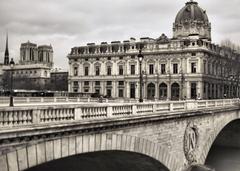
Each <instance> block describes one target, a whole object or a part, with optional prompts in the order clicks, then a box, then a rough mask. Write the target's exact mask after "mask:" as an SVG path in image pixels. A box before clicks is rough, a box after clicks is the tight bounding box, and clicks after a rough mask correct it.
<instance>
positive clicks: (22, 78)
mask: <svg viewBox="0 0 240 171" xmlns="http://www.w3.org/2000/svg"><path fill="white" fill-rule="evenodd" d="M50 70H51V68H49V67H48V66H47V65H44V64H28V65H21V64H17V65H15V66H14V67H13V68H11V67H10V66H3V75H2V80H3V89H4V90H9V88H10V84H11V83H10V79H11V72H12V76H13V89H17V90H45V89H49V84H50Z"/></svg>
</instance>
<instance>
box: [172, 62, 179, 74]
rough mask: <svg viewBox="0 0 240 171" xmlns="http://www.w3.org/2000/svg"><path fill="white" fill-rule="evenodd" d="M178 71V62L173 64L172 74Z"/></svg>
mask: <svg viewBox="0 0 240 171" xmlns="http://www.w3.org/2000/svg"><path fill="white" fill-rule="evenodd" d="M177 73H178V64H173V74H177Z"/></svg>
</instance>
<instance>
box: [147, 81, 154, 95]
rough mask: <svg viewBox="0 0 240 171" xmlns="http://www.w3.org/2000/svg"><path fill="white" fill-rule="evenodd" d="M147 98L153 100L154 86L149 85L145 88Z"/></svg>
mask: <svg viewBox="0 0 240 171" xmlns="http://www.w3.org/2000/svg"><path fill="white" fill-rule="evenodd" d="M147 98H148V99H154V98H155V84H153V83H149V84H148V86H147Z"/></svg>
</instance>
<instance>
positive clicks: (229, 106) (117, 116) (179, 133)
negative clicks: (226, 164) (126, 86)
mask: <svg viewBox="0 0 240 171" xmlns="http://www.w3.org/2000/svg"><path fill="white" fill-rule="evenodd" d="M168 103H169V104H171V105H169V104H168ZM179 103H180V102H158V103H145V104H144V103H142V104H139V103H138V104H124V105H123V104H107V105H106V104H105V105H104V106H103V105H101V104H92V105H91V106H89V105H83V104H80V105H78V106H76V105H72V106H71V105H66V106H59V105H57V106H50V107H47V106H41V107H37V106H32V107H30V108H27V109H26V108H24V107H16V108H13V109H10V108H9V109H2V111H1V112H2V114H3V116H5V117H4V118H5V119H4V120H3V122H2V123H0V127H3V128H5V129H6V130H8V134H4V133H3V134H2V135H1V137H0V139H1V141H0V142H1V143H0V166H1V168H3V169H2V170H3V171H15V170H16V171H17V170H19V171H20V170H24V169H27V168H29V167H32V166H36V165H40V164H42V163H45V162H50V161H52V160H55V159H59V158H65V157H68V156H72V155H77V154H81V153H88V152H96V151H106V150H121V151H125V152H128V151H132V152H137V153H140V154H145V155H147V156H150V157H152V158H154V159H156V160H158V161H159V162H161V163H162V164H163V165H164V166H166V167H167V168H168V169H169V171H184V170H185V169H187V168H188V167H189V166H191V165H194V164H203V165H204V164H205V161H206V158H207V156H208V153H209V150H210V148H211V146H212V145H213V143H214V141H215V140H216V139H218V138H217V137H218V135H220V134H219V133H220V132H226V133H229V132H230V134H227V135H228V136H229V135H231V137H229V138H228V139H229V142H225V141H222V142H221V143H224V145H226V146H231V145H234V146H236V145H237V147H239V143H236V142H234V141H236V140H237V141H238V142H239V136H238V133H239V129H238V130H236V129H232V130H229V129H227V131H226V129H225V128H226V126H227V125H232V124H233V121H236V120H238V123H237V124H234V125H233V126H234V127H233V128H235V127H237V128H239V126H237V125H239V118H240V108H239V100H237V99H235V100H229V99H225V100H211V101H204V100H201V101H197V100H190V101H188V102H187V101H184V102H183V103H184V104H185V105H183V106H185V107H184V110H181V109H179ZM203 103H206V104H205V107H203V106H204V105H203ZM165 104H167V105H166V106H167V107H169V106H173V107H174V106H175V107H176V108H173V109H171V110H169V109H166V110H163V106H164V105H165ZM129 105H131V106H132V107H131V108H129ZM151 105H153V106H154V107H153V108H155V110H152V111H150V110H149V106H151ZM134 106H135V107H134ZM159 106H160V107H159ZM194 106H195V109H196V108H198V109H202V110H201V111H197V110H193V109H194ZM186 107H187V108H186ZM177 108H178V109H177ZM117 109H119V110H117ZM127 109H129V110H130V111H131V112H130V113H128V110H127ZM158 109H159V110H158ZM105 110H106V111H107V112H106V113H105V112H104V111H105ZM140 111H141V112H140ZM4 112H5V113H9V115H5V113H4ZM0 114H1V113H0ZM15 115H18V116H19V117H14V116H15ZM29 116H32V117H29ZM6 117H10V118H11V117H12V118H13V119H7V118H6ZM22 118H23V120H22ZM17 120H20V121H19V122H17ZM4 122H5V123H4ZM32 124H33V125H35V127H34V128H31V127H29V126H30V125H32ZM13 125H14V126H13ZM43 125H52V126H50V127H49V126H46V127H44V126H43ZM24 127H28V128H29V129H26V130H25V131H23V128H24ZM7 128H9V129H7ZM3 130H4V129H3ZM18 144H19V145H18ZM1 145H2V146H1ZM8 146H10V147H12V148H9V150H1V147H2V148H3V149H4V148H7V147H8ZM27 161H28V162H27ZM10 163H14V164H13V165H9V164H10ZM17 166H19V167H17Z"/></svg>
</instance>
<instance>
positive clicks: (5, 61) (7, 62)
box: [4, 32, 9, 65]
mask: <svg viewBox="0 0 240 171" xmlns="http://www.w3.org/2000/svg"><path fill="white" fill-rule="evenodd" d="M8 64H9V51H8V32H7V36H6V49H5V56H4V65H8Z"/></svg>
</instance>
